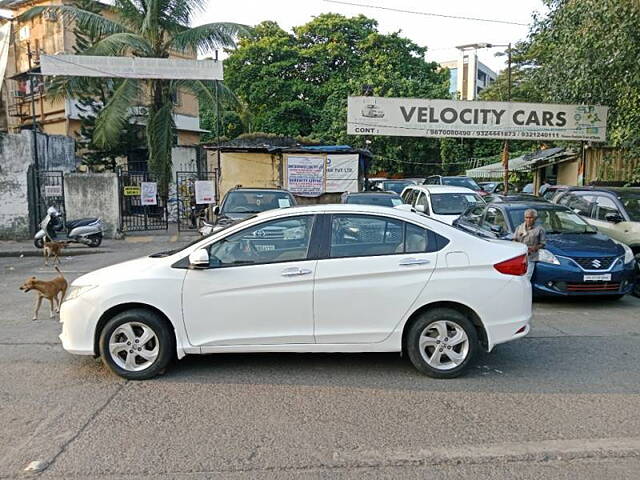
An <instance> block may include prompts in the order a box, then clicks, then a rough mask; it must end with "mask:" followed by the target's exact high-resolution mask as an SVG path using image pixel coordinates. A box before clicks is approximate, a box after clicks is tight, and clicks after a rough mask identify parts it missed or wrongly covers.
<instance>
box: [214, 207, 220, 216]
mask: <svg viewBox="0 0 640 480" xmlns="http://www.w3.org/2000/svg"><path fill="white" fill-rule="evenodd" d="M213 214H214V215H215V216H216V217H217V216H218V215H220V207H219V206H218V205H216V206H215V207H213Z"/></svg>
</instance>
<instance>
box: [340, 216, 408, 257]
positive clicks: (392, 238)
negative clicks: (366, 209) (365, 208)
mask: <svg viewBox="0 0 640 480" xmlns="http://www.w3.org/2000/svg"><path fill="white" fill-rule="evenodd" d="M403 250H404V225H403V222H402V221H400V220H394V219H390V218H385V217H375V216H369V215H334V216H333V218H332V220H331V248H330V252H329V256H330V257H331V258H342V257H366V256H375V255H392V254H395V253H403Z"/></svg>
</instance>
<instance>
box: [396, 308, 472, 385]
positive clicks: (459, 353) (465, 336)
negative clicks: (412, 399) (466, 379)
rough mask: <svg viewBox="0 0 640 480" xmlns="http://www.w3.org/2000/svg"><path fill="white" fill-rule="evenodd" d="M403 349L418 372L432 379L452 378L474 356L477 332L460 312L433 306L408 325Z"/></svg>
mask: <svg viewBox="0 0 640 480" xmlns="http://www.w3.org/2000/svg"><path fill="white" fill-rule="evenodd" d="M406 348H407V353H408V355H409V359H410V360H411V363H413V365H414V366H415V367H416V368H417V369H418V370H419V371H420V372H422V373H424V374H426V375H428V376H430V377H434V378H454V377H457V376H458V375H460V374H461V373H462V372H463V371H464V370H465V369H466V368H467V366H468V365H469V364H470V363H471V362H472V361H473V359H474V358H475V356H476V353H477V350H478V334H477V332H476V329H475V327H474V326H473V324H472V323H471V321H470V320H469V319H468V318H467V317H465V316H464V315H463V314H462V313H460V312H458V311H456V310H452V309H449V308H437V309H434V310H430V311H428V312H426V313H424V314H423V315H421V316H420V318H418V319H417V320H416V321H415V322H414V323H413V324H412V325H411V327H410V328H409V332H408V336H407V344H406Z"/></svg>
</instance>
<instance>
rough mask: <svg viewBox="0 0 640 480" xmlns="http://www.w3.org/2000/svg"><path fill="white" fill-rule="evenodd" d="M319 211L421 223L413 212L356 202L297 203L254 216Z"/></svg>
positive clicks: (419, 218)
mask: <svg viewBox="0 0 640 480" xmlns="http://www.w3.org/2000/svg"><path fill="white" fill-rule="evenodd" d="M321 213H335V214H340V213H361V214H371V215H392V216H394V217H400V218H402V219H403V220H408V221H413V222H416V220H420V221H419V222H418V223H422V222H423V221H422V219H421V217H422V216H421V215H417V214H416V213H414V212H411V211H406V210H402V209H399V208H393V207H382V206H378V205H362V204H358V203H328V204H319V205H298V206H295V207H289V208H276V209H274V210H267V211H266V212H261V213H258V214H256V216H255V217H254V218H259V219H264V220H266V219H269V218H278V217H282V216H291V215H304V214H310V215H313V214H321Z"/></svg>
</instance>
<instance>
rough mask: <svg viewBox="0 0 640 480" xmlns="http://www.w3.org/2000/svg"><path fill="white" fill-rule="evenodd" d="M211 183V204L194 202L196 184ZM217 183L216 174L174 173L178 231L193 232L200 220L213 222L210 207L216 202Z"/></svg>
mask: <svg viewBox="0 0 640 480" xmlns="http://www.w3.org/2000/svg"><path fill="white" fill-rule="evenodd" d="M203 180H204V181H210V182H213V191H214V198H213V202H212V203H208V202H207V203H200V204H199V203H197V202H196V200H197V199H196V182H197V181H203ZM217 186H218V182H217V174H216V172H215V171H214V172H176V199H177V222H178V231H185V230H193V229H196V228H198V227H199V226H200V223H201V220H207V221H210V222H211V221H213V211H212V208H211V205H212V204H213V203H216V202H217V199H218V198H217V195H218V189H217Z"/></svg>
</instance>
